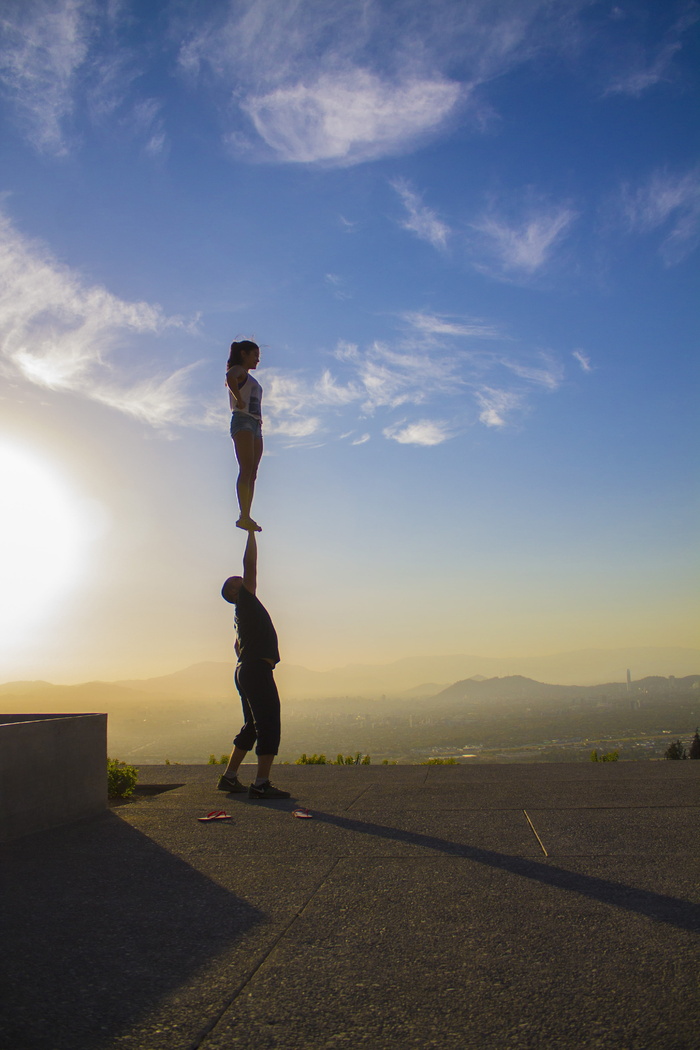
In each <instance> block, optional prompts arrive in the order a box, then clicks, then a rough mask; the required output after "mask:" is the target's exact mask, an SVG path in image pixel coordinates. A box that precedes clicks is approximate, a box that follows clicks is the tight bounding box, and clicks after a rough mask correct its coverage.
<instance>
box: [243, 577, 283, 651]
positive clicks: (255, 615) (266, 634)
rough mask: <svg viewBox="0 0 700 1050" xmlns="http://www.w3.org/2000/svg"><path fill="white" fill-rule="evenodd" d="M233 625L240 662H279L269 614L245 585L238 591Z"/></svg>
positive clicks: (277, 648) (274, 634)
mask: <svg viewBox="0 0 700 1050" xmlns="http://www.w3.org/2000/svg"><path fill="white" fill-rule="evenodd" d="M233 625H234V627H235V630H236V638H237V640H238V659H239V661H240V662H241V663H243V661H247V660H273V661H274V663H275V664H278V663H279V662H280V651H279V647H278V645H277V632H276V631H275V628H274V626H273V624H272V620H271V619H270V614H269V612H268V611H267V609H266V608H265V606H264V605H263V604H262V602H260V601H258V599H257V598H256V597H255V595H254V594H251V593H250V591H249V590H248V589H247V588H246V587H245V586H241V589H240V591H239V592H238V601H237V602H236V615H235V618H234V621H233ZM273 666H274V665H273Z"/></svg>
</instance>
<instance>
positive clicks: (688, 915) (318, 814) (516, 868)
mask: <svg viewBox="0 0 700 1050" xmlns="http://www.w3.org/2000/svg"><path fill="white" fill-rule="evenodd" d="M290 808H291V807H290ZM311 813H312V817H313V819H314V820H317V821H323V822H325V823H326V824H333V825H335V827H338V828H343V829H345V830H347V831H356V832H358V833H361V834H363V835H375V836H377V837H378V838H384V839H390V840H392V841H394V842H403V843H405V844H406V845H410V846H420V847H422V848H423V849H431V850H436V851H437V852H439V853H444V854H446V855H447V856H450V857H464V858H465V859H466V860H472V861H474V862H476V863H477V864H485V865H488V867H490V868H496V869H498V870H500V871H507V872H509V873H510V874H511V875H519V876H520V877H521V878H525V879H533V880H535V881H537V882H542V883H544V884H545V885H547V886H555V887H556V888H557V889H560V890H565V891H567V892H569V893H579V894H581V895H582V896H584V897H591V898H593V899H595V900H599V901H603V902H604V903H605V904H612V905H613V906H614V907H617V908H624V909H626V910H627V911H633V912H637V913H638V914H640V915H645V916H647V917H648V918H650V919H654V920H655V921H656V922H665V923H668V924H669V925H671V926H677V927H678V928H679V929H682V930H690V931H700V907H699V906H698V905H696V904H693V903H692V902H691V901H687V900H683V899H682V898H679V897H670V896H667V895H665V894H662V893H654V892H653V891H650V890H642V889H638V888H637V887H635V886H627V885H625V884H624V883H620V882H613V881H612V880H610V879H601V878H598V877H597V876H595V875H584V874H582V873H580V872H575V871H567V869H566V868H560V867H557V866H556V865H555V864H552V863H545V862H542V861H537V860H530V859H529V858H527V857H518V856H517V855H513V854H509V853H499V852H497V851H495V850H489V849H482V848H481V847H478V846H470V845H469V844H468V843H460V842H450V841H449V840H447V839H440V838H437V837H435V836H433V835H423V834H420V833H418V832H415V831H403V830H401V829H400V828H392V827H389V826H387V825H385V824H374V823H370V822H369V821H366V820H355V819H353V818H352V817H343V816H337V815H336V814H334V813H325V812H323V811H322V810H317V809H314V810H312V811H311Z"/></svg>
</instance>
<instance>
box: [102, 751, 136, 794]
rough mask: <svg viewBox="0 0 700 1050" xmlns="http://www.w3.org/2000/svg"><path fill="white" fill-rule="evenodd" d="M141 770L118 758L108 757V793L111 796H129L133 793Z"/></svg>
mask: <svg viewBox="0 0 700 1050" xmlns="http://www.w3.org/2000/svg"><path fill="white" fill-rule="evenodd" d="M138 776H139V772H138V769H136V767H135V766H127V764H126V762H120V761H119V760H118V759H116V758H108V759H107V794H108V795H109V797H110V798H128V797H129V795H133V793H134V788H135V787H136V781H137V780H138Z"/></svg>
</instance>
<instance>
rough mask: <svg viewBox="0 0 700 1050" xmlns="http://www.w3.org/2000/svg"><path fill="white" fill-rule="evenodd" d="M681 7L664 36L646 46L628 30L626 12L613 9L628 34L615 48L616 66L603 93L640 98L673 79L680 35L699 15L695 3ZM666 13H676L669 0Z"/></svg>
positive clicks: (681, 38)
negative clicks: (621, 43)
mask: <svg viewBox="0 0 700 1050" xmlns="http://www.w3.org/2000/svg"><path fill="white" fill-rule="evenodd" d="M682 7H683V10H682V13H681V15H680V17H678V18H676V19H675V20H674V21H673V23H672V24H671V25H670V26H669V28H668V30H667V31H666V32H665V34H664V35H663V37H662V38H661V39H660V40H659V41H655V42H654V45H653V46H652V47H649V48H646V47H644V46H643V44H642V42H641V40H640V39H639V38H637V37H635V36H633V35H631V34H630V27H629V25H628V23H629V19H628V18H627V16H626V13H625V12H624V11H623V10H622V9H620V8H617V9H616V10H617V12H618V16H617V19H616V20H617V21H618V22H623V23H625V26H624V28H625V29H626V31H627V34H628V36H627V41H626V44H625V46H622V47H620V46H619V45H618V47H617V48H616V49H615V65H616V69H615V72H614V73H613V75H612V76H611V78H610V82H609V83H608V84H607V86H606V88H605V91H604V94H605V95H629V96H631V97H632V98H639V97H640V96H641V95H643V94H644V93H645V92H646V91H648V90H649V89H650V88H652V87H655V86H656V85H657V84H660V83H664V82H668V81H670V80H672V79H673V77H674V73H675V71H674V69H673V60H674V58H675V56H676V55H677V54H678V52H679V51H681V49H682V47H683V36H684V34H685V33H686V32H687V30H688V29H690V27H691V26H693V25H694V24H695V23H696V22H697V21H698V19H700V8H699V7H698V5H697V3H694V2H691V3H685V4H683V5H682ZM676 10H677V8H676ZM635 13H636V12H633V14H635ZM667 13H668V14H669V15H671V16H673V15H674V14H675V11H674V5H673V4H672V3H669V4H668V6H667Z"/></svg>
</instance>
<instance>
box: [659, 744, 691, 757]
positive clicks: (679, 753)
mask: <svg viewBox="0 0 700 1050" xmlns="http://www.w3.org/2000/svg"><path fill="white" fill-rule="evenodd" d="M687 757H688V752H687V751H686V749H685V748H684V747H683V745H682V744H681V742H680V740H674V741H673V743H672V744H669V745H668V747H667V748H666V750H665V751H664V758H668V759H670V760H671V761H675V760H677V759H682V758H687Z"/></svg>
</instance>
